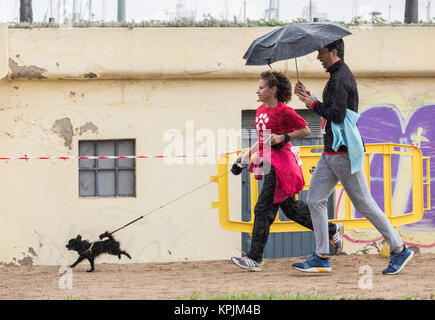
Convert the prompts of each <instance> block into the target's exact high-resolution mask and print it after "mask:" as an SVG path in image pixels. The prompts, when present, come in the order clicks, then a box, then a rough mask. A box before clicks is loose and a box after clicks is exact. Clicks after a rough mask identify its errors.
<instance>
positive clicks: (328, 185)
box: [243, 23, 414, 274]
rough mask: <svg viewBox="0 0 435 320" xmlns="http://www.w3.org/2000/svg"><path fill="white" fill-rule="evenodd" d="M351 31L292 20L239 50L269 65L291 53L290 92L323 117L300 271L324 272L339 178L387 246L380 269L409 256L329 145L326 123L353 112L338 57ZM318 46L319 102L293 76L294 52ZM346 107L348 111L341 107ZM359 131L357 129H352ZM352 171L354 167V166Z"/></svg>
mask: <svg viewBox="0 0 435 320" xmlns="http://www.w3.org/2000/svg"><path fill="white" fill-rule="evenodd" d="M349 34H351V33H350V32H349V30H347V28H346V27H344V26H341V25H338V24H336V23H293V24H288V25H286V26H283V27H280V28H277V29H275V30H273V31H271V32H269V33H268V34H266V35H263V36H261V37H259V38H258V39H256V40H255V41H254V42H253V43H252V44H251V46H250V47H249V49H248V51H247V52H246V53H245V55H244V57H243V58H244V59H246V60H247V61H246V64H247V65H267V64H268V65H269V66H270V64H271V63H273V62H275V61H279V60H286V59H291V58H295V62H296V72H297V76H298V83H297V84H296V86H295V94H296V95H297V96H298V97H299V99H300V100H301V101H302V102H304V103H305V105H306V106H307V107H308V108H309V109H311V110H312V111H313V112H316V113H317V114H319V115H320V116H322V117H323V118H324V119H326V127H325V133H324V145H325V149H324V153H323V154H322V156H321V157H320V159H319V161H318V163H317V166H316V169H315V171H314V173H313V176H312V178H311V182H310V188H309V191H308V198H307V201H308V206H309V209H310V215H311V219H312V223H313V229H314V235H315V238H316V251H315V253H314V254H313V255H312V256H309V257H308V259H307V260H306V261H305V262H300V263H294V264H293V267H294V268H295V269H297V270H300V271H305V272H330V271H331V267H330V264H329V258H328V253H329V250H328V249H329V247H328V215H327V199H328V197H329V196H330V195H331V193H332V191H333V190H334V188H335V186H336V185H337V183H338V182H339V181H340V182H341V183H342V185H343V187H344V189H345V191H346V193H347V194H348V195H349V197H350V199H351V201H352V203H353V204H354V206H355V208H356V209H357V210H358V211H359V212H360V213H361V214H363V215H364V216H365V217H366V218H367V219H368V220H369V221H370V222H371V223H372V224H373V225H374V226H375V228H376V229H377V230H378V231H379V232H380V233H381V234H382V235H383V236H384V238H385V240H386V242H387V243H388V245H389V246H390V249H391V250H392V251H391V258H390V263H389V265H388V267H387V268H386V269H385V270H384V271H383V273H384V274H397V273H399V272H400V271H401V270H402V269H403V267H404V266H405V265H406V264H407V263H408V262H409V261H410V260H411V258H412V256H413V254H414V253H413V252H412V251H411V250H409V249H408V248H407V247H406V246H405V245H404V244H403V241H402V240H401V239H400V237H399V235H398V234H397V232H396V231H395V230H394V228H393V227H392V225H391V223H390V222H389V221H388V219H387V218H386V217H385V214H384V213H383V212H382V211H381V210H380V209H379V207H378V205H377V204H376V202H375V201H374V199H373V197H372V195H371V194H370V191H369V189H368V186H367V180H366V178H365V175H364V171H363V170H358V171H356V170H354V172H352V169H351V164H350V162H351V161H350V158H352V155H350V154H348V151H349V150H351V148H350V146H349V150H348V148H347V147H346V146H341V147H340V148H339V149H338V150H333V149H332V144H333V140H334V136H333V131H332V129H331V124H332V123H334V124H340V123H343V121H344V120H345V119H346V118H347V114H351V113H352V112H355V113H357V112H358V89H357V85H356V81H355V77H354V76H353V74H352V72H351V71H350V69H349V67H348V66H347V65H346V64H345V63H344V60H343V59H344V43H343V39H342V38H343V37H345V36H347V35H349ZM316 50H317V51H318V56H317V59H318V60H320V62H321V63H322V65H323V67H324V68H325V69H326V70H327V71H328V72H329V74H330V79H329V81H328V83H327V84H326V86H325V89H324V91H323V102H320V101H319V100H315V99H314V98H313V97H312V96H311V95H310V94H309V92H307V91H306V90H305V87H304V85H303V84H302V83H301V82H300V81H299V72H298V69H297V61H296V58H297V57H301V56H304V55H307V54H309V53H311V52H314V51H316ZM347 110H351V112H349V113H348V112H347ZM358 134H359V133H358ZM355 171H356V172H355Z"/></svg>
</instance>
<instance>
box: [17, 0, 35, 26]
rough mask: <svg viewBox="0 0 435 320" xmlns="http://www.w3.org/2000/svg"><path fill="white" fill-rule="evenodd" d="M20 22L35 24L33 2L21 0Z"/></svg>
mask: <svg viewBox="0 0 435 320" xmlns="http://www.w3.org/2000/svg"><path fill="white" fill-rule="evenodd" d="M20 22H29V23H32V22H33V10H32V0H20Z"/></svg>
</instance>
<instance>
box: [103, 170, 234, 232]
mask: <svg viewBox="0 0 435 320" xmlns="http://www.w3.org/2000/svg"><path fill="white" fill-rule="evenodd" d="M233 166H234V165H233ZM232 170H234V169H233V168H231V169H230V170H228V171H227V172H225V173H224V174H222V175H220V176H218V177H217V178H216V179H219V178H222V177H223V176H226V175H227V174H228V173H230V172H231V171H232ZM212 182H213V181H208V182H206V183H204V184H202V185H200V186H198V187H196V188H195V189H192V190H190V191H188V192H186V193H184V194H182V195H181V196H178V197H177V198H175V199H173V200H171V201H169V202H166V203H164V204H162V205H161V206H160V207H157V208H154V209H152V210H150V211H149V212H147V213H145V214H144V215H143V216H140V217H139V218H136V219H134V220H133V221H130V222H129V223H127V224H126V225H125V226H122V227H121V228H118V229H116V230H115V231H112V232H110V234H114V233H115V232H117V231H119V230H122V229H124V228H125V227H127V226H129V225H131V224H132V223H135V222H136V221H139V220H140V219H142V218H144V217H146V216H148V215H150V214H152V213H153V212H156V211H157V210H160V209H162V208H164V207H166V206H168V205H170V204H171V203H174V202H175V201H178V200H180V199H182V198H184V197H186V196H188V195H189V194H191V193H193V192H195V191H198V190H199V189H201V188H203V187H205V186H206V185H208V184H209V183H212Z"/></svg>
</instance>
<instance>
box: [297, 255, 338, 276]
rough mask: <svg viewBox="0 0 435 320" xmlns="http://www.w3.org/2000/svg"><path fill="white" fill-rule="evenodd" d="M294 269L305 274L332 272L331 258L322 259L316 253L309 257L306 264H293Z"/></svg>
mask: <svg viewBox="0 0 435 320" xmlns="http://www.w3.org/2000/svg"><path fill="white" fill-rule="evenodd" d="M292 266H293V268H295V269H296V270H299V271H303V272H331V266H330V265H329V258H326V259H321V258H319V257H318V256H317V255H316V253H315V252H313V255H311V256H308V258H307V260H306V261H305V262H296V263H293V264H292Z"/></svg>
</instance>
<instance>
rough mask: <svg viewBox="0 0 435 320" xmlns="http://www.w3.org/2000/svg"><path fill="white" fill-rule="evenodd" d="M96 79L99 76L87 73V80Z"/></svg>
mask: <svg viewBox="0 0 435 320" xmlns="http://www.w3.org/2000/svg"><path fill="white" fill-rule="evenodd" d="M94 78H98V74H96V73H93V72H89V73H85V79H94Z"/></svg>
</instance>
